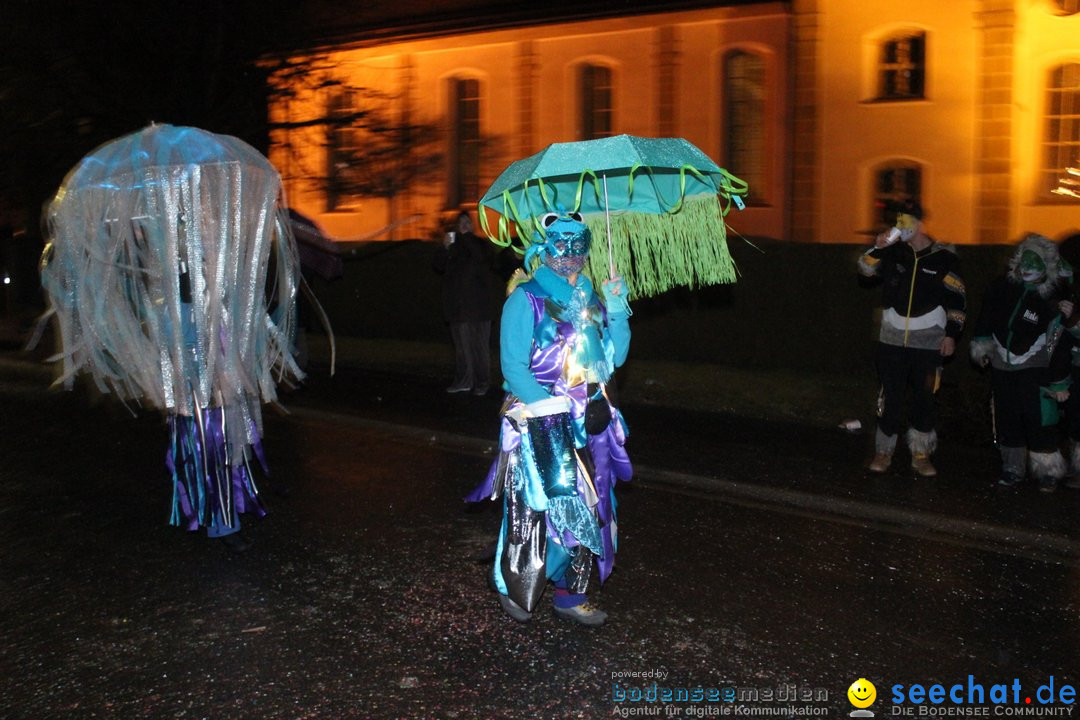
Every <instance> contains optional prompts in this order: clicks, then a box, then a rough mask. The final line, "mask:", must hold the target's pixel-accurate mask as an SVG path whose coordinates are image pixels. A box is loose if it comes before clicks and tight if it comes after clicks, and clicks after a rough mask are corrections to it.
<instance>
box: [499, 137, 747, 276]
mask: <svg viewBox="0 0 1080 720" xmlns="http://www.w3.org/2000/svg"><path fill="white" fill-rule="evenodd" d="M747 189H748V188H747V185H746V183H745V182H743V181H742V180H740V179H738V178H737V177H735V176H734V175H732V174H730V173H729V172H727V171H726V170H724V169H723V168H721V167H719V166H718V165H717V164H716V163H714V162H713V161H712V160H710V159H709V157H708V156H707V155H705V153H703V152H701V150H699V149H698V148H697V147H695V146H694V145H693V144H692V143H690V142H687V141H686V140H683V139H681V138H642V137H634V136H632V135H617V136H615V137H608V138H599V139H597V140H585V141H582V142H572V143H554V144H552V145H549V146H548V147H546V148H544V149H543V150H541V151H540V152H538V153H537V154H535V155H532V156H530V157H527V158H525V159H524V160H518V161H517V162H515V163H513V164H511V165H510V166H509V167H508V168H506V170H504V171H503V172H502V174H501V175H499V177H498V178H497V179H496V180H495V182H494V183H492V185H491V187H490V188H488V190H487V192H486V193H484V196H483V198H482V199H481V200H480V205H481V210H480V213H479V214H480V224H481V227H483V229H484V231H485V232H486V233H487V235H488V237H489V238H491V239H492V241H494V242H495V243H497V244H499V245H502V246H504V247H507V246H513V247H514V248H515V249H516V250H518V251H520V252H524V251H525V250H527V249H528V247H529V245H531V244H532V240H533V239H534V237H535V233H538V232H539V231H540V225H539V220H540V218H541V217H542V216H543V215H544V214H546V213H549V212H556V211H560V210H565V211H567V212H580V213H581V214H582V215H583V216H584V217H585V222H586V223H587V224H588V225H589V227H590V229H591V230H592V232H593V236H594V241H593V249H592V251H591V252H590V254H589V267H588V272H589V274H590V275H591V276H592V277H593V278H597V277H604V276H606V275H608V274H611V273H612V272H613V271H615V270H617V271H618V272H619V274H621V275H622V276H623V279H624V281H625V282H626V284H627V286H628V287H629V289H630V292H631V294H632V295H633V296H635V297H644V296H650V295H657V294H659V293H662V292H664V291H665V290H669V289H670V288H673V287H676V286H680V285H685V286H687V287H696V286H699V285H712V284H716V283H725V282H734V281H735V265H734V263H733V262H732V260H731V255H730V254H729V253H728V249H727V236H726V232H725V227H724V216H725V215H726V214H727V213H728V210H729V209H730V206H731V203H732V201H734V202H735V203H736V204H737V205H739V206H740V207H741V206H742V197H741V196H743V195H745V194H746V192H747ZM484 207H487V208H491V209H492V210H494V211H495V212H497V213H498V214H499V221H498V225H497V227H496V228H495V230H494V231H493V230H492V229H491V227H490V225H489V223H488V218H487V215H486V213H485V212H484V210H483V208H484ZM515 236H516V237H515ZM605 237H606V238H608V242H604V241H603V238H605Z"/></svg>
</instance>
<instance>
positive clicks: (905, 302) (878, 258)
mask: <svg viewBox="0 0 1080 720" xmlns="http://www.w3.org/2000/svg"><path fill="white" fill-rule="evenodd" d="M922 219H923V211H922V208H921V207H919V205H918V204H917V203H915V202H913V201H908V202H906V203H905V204H903V205H902V206H901V207H900V209H899V210H898V212H897V216H896V227H894V228H892V229H891V230H889V231H888V232H886V233H882V234H881V235H878V236H877V238H876V239H875V241H874V246H873V247H871V248H870V249H869V250H867V251H866V252H865V253H863V255H862V256H861V257H860V258H859V272H860V273H862V274H863V275H864V276H866V277H877V278H880V279H881V281H882V285H883V288H882V305H883V308H882V316H881V329H880V332H879V335H878V345H877V353H876V364H877V371H878V380H879V382H880V384H881V391H880V394H879V396H878V425H877V432H876V433H875V438H874V458H873V460H871V462H870V465H869V466H868V467H867V469H868V470H870V471H871V472H875V473H884V472H885V471H887V470H888V469H889V465H890V464H891V463H892V456H893V452H894V451H895V450H896V438H897V434H898V433H899V431H900V424H901V410H902V407H903V402H904V395H905V393H906V392H907V390H908V388H910V389H911V394H912V406H911V417H910V428H909V429H908V432H907V444H908V448H909V450H910V451H911V467H912V468H913V469H914V470H915V472H916V473H917V474H919V475H921V476H923V477H934V476H935V475H937V470H936V469H935V468H934V466H933V464H931V462H930V455H931V454H933V452H934V450H936V449H937V431H936V430H935V421H936V417H935V416H936V408H935V406H934V401H935V399H934V396H935V394H936V393H937V389H938V385H939V384H940V380H941V367H942V362H943V359H944V358H946V357H949V356H950V355H952V354H953V353H954V352H955V351H956V340H957V338H958V337H959V336H960V333H961V332H962V331H963V329H964V320H965V314H964V310H965V290H964V282H963V280H961V279H960V274H959V261H958V260H957V257H956V253H955V252H954V251H953V249H952V247H951V246H949V245H943V244H941V243H938V242H937V241H935V240H934V239H933V238H932V237H930V236H929V235H927V234H926V232H925V231H924V227H923V221H922Z"/></svg>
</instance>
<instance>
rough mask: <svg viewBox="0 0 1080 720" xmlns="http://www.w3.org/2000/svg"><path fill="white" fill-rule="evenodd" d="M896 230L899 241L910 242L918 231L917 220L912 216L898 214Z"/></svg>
mask: <svg viewBox="0 0 1080 720" xmlns="http://www.w3.org/2000/svg"><path fill="white" fill-rule="evenodd" d="M896 229H897V230H899V231H900V239H901V240H903V241H904V242H911V239H912V238H914V237H915V233H916V232H917V231H918V229H919V219H918V218H917V217H915V216H914V215H908V214H907V213H900V214H899V215H897V216H896Z"/></svg>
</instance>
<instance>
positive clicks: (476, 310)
mask: <svg viewBox="0 0 1080 720" xmlns="http://www.w3.org/2000/svg"><path fill="white" fill-rule="evenodd" d="M435 271H436V272H438V273H441V274H442V276H443V287H442V302H443V317H444V318H445V319H446V322H447V324H448V325H449V326H450V337H451V339H452V340H453V343H454V381H453V382H452V383H451V384H450V387H448V388H446V392H448V393H461V392H471V393H473V394H474V395H486V394H487V391H488V389H489V388H490V387H491V319H492V317H493V315H494V309H493V307H492V306H493V299H492V293H493V289H492V288H493V285H492V271H491V250H490V248H489V247H488V243H487V241H485V240H483V239H481V238H480V237H477V236H476V235H475V234H473V224H472V218H471V217H470V216H469V213H468V212H465V211H462V212H461V213H459V214H458V216H457V220H456V221H455V223H454V230H452V231H451V232H448V233H447V234H446V237H445V239H444V240H443V247H442V248H441V249H440V250H439V253H438V255H437V256H436V258H435Z"/></svg>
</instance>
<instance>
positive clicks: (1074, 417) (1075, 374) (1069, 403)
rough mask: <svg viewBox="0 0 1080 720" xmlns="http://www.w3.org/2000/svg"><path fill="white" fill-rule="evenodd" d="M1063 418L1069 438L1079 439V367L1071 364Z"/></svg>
mask: <svg viewBox="0 0 1080 720" xmlns="http://www.w3.org/2000/svg"><path fill="white" fill-rule="evenodd" d="M1064 407H1065V420H1066V426H1067V427H1068V430H1069V439H1070V440H1077V441H1080V368H1078V367H1076V366H1075V365H1074V366H1073V369H1072V387H1071V388H1070V389H1069V399H1068V400H1066V401H1065V404H1064Z"/></svg>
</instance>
